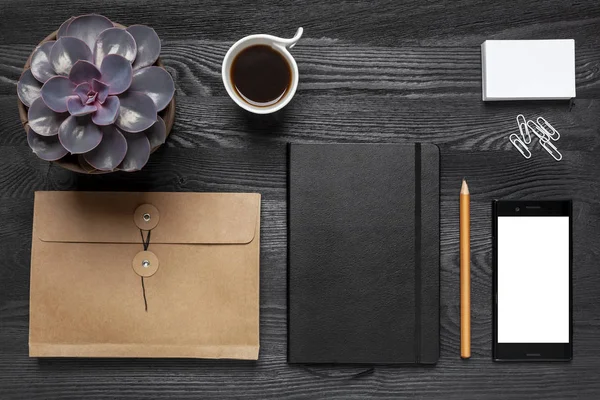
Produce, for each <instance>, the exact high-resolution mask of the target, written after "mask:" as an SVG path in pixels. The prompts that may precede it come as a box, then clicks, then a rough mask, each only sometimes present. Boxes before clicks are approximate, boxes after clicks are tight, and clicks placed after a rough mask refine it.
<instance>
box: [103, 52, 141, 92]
mask: <svg viewBox="0 0 600 400" xmlns="http://www.w3.org/2000/svg"><path fill="white" fill-rule="evenodd" d="M100 72H101V73H102V82H104V83H105V84H107V85H108V86H109V88H108V94H121V93H123V92H124V91H126V90H127V89H128V88H129V85H131V78H132V76H133V70H132V69H131V64H130V63H129V61H127V59H126V58H125V57H121V56H120V55H117V54H110V55H108V56H106V57H104V60H102V65H100Z"/></svg>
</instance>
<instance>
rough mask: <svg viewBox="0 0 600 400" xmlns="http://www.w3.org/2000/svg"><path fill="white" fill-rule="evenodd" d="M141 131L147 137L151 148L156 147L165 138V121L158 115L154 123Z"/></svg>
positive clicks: (163, 141)
mask: <svg viewBox="0 0 600 400" xmlns="http://www.w3.org/2000/svg"><path fill="white" fill-rule="evenodd" d="M142 133H143V134H144V135H146V137H147V138H148V141H149V142H150V149H151V150H154V149H156V148H157V147H158V146H160V145H161V144H164V143H165V140H167V127H166V126H165V121H163V119H162V118H161V117H160V116H159V117H158V120H157V121H156V122H155V123H154V125H152V126H151V127H150V128H148V129H146V130H145V131H144V132H142Z"/></svg>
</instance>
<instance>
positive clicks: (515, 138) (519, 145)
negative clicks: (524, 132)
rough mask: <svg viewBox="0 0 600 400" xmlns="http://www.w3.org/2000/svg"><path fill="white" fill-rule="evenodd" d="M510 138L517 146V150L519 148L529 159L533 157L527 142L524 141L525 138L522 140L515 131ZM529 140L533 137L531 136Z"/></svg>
mask: <svg viewBox="0 0 600 400" xmlns="http://www.w3.org/2000/svg"><path fill="white" fill-rule="evenodd" d="M508 140H510V142H511V143H512V145H513V146H515V147H516V148H517V150H519V153H521V155H522V156H523V157H525V158H526V159H528V160H529V159H530V158H531V151H529V148H528V147H527V145H525V143H523V140H521V138H520V137H519V135H517V134H516V133H513V134H511V135H510V136H509V137H508ZM529 141H530V142H531V137H529Z"/></svg>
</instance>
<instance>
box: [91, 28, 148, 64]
mask: <svg viewBox="0 0 600 400" xmlns="http://www.w3.org/2000/svg"><path fill="white" fill-rule="evenodd" d="M109 54H118V55H120V56H122V57H124V58H126V59H127V61H129V63H133V60H134V59H135V55H136V54H137V45H136V44H135V39H134V38H133V36H131V34H130V33H129V32H127V31H126V30H125V29H121V28H110V29H107V30H105V31H102V33H100V36H98V39H97V40H96V43H95V45H94V63H95V64H96V65H97V66H100V65H102V60H104V57H106V56H107V55H109Z"/></svg>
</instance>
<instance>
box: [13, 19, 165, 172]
mask: <svg viewBox="0 0 600 400" xmlns="http://www.w3.org/2000/svg"><path fill="white" fill-rule="evenodd" d="M115 26H116V27H119V28H125V26H123V25H120V24H116V23H115ZM57 34H58V31H54V32H52V33H51V34H50V35H48V36H47V37H46V38H45V39H44V40H42V41H41V42H40V44H39V45H42V44H44V43H46V42H49V41H51V40H56V35H57ZM39 45H38V46H39ZM36 48H37V47H36ZM34 51H35V49H34V50H33V51H32V52H31V54H30V55H29V58H28V59H27V62H26V63H25V66H24V67H23V71H26V70H28V69H29V68H30V67H31V56H32V55H33V52H34ZM154 65H156V66H158V67H163V68H164V65H163V63H162V62H161V60H160V58H159V59H158V60H156V62H155V63H154ZM17 103H18V104H17V106H18V107H19V118H20V119H21V124H22V125H23V128H24V129H25V134H27V131H28V129H29V120H28V118H27V111H28V108H27V106H25V104H23V103H22V102H21V100H20V99H17ZM158 115H159V116H160V117H161V118H162V119H163V120H164V121H165V126H166V128H167V138H168V137H169V134H170V133H171V129H173V123H174V122H175V96H173V98H172V99H171V102H170V103H169V105H168V106H167V107H166V108H165V109H164V110H162V111H161V112H159V113H158ZM157 149H158V147H157V148H156V149H154V150H153V152H154V151H156V150H157ZM53 162H54V163H55V164H57V165H60V166H61V167H63V168H65V169H68V170H70V171H74V172H79V173H82V174H106V173H109V172H108V171H99V170H97V169H95V168H94V167H92V166H91V165H89V164H88V163H87V162H85V160H84V159H83V157H80V156H77V155H72V154H67V155H66V156H64V157H63V158H61V159H60V160H57V161H53Z"/></svg>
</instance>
